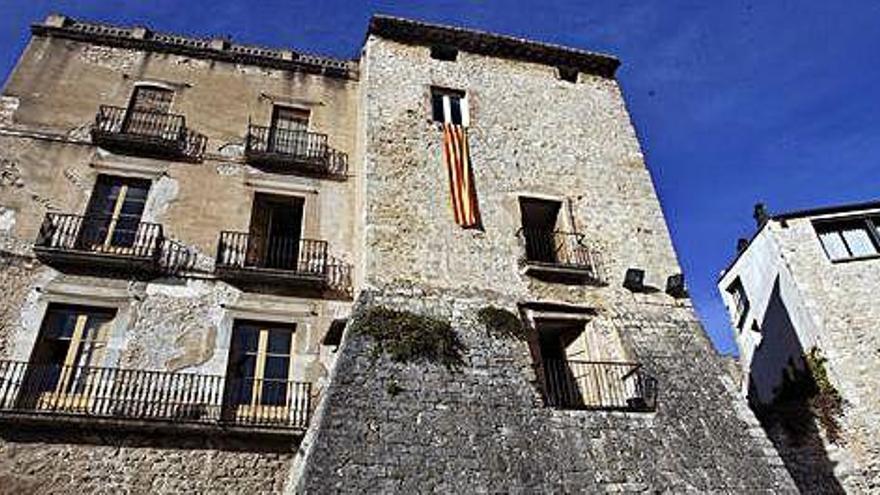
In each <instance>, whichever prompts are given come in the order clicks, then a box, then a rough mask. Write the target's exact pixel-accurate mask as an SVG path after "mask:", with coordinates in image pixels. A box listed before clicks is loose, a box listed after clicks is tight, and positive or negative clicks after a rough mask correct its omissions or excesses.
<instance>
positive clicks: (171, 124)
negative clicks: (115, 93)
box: [92, 105, 208, 161]
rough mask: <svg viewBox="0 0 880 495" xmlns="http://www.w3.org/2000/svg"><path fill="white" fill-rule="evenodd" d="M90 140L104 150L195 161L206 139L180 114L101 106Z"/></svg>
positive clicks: (200, 155)
mask: <svg viewBox="0 0 880 495" xmlns="http://www.w3.org/2000/svg"><path fill="white" fill-rule="evenodd" d="M92 140H93V141H94V143H95V144H97V145H99V146H103V147H105V148H108V149H118V150H120V151H123V152H133V153H136V154H142V155H145V156H158V157H163V158H166V157H168V158H177V159H181V160H189V161H199V160H201V159H202V156H203V155H204V152H205V145H206V144H207V142H208V138H207V137H206V136H204V135H203V134H200V133H198V132H195V131H193V130H192V129H189V128H188V127H187V126H186V119H185V117H184V116H183V115H175V114H171V113H165V112H150V111H144V110H132V109H126V108H122V107H113V106H108V105H101V107H100V108H99V109H98V114H97V115H96V116H95V124H94V125H93V126H92Z"/></svg>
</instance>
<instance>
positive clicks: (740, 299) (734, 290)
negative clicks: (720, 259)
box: [727, 279, 749, 330]
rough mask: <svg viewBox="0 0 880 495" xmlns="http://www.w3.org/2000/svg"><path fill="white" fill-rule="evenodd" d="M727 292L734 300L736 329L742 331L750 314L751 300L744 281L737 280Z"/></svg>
mask: <svg viewBox="0 0 880 495" xmlns="http://www.w3.org/2000/svg"><path fill="white" fill-rule="evenodd" d="M727 292H728V293H729V294H730V297H731V298H732V299H733V319H734V320H736V328H738V329H739V330H742V329H743V325H744V324H745V321H746V315H747V314H748V312H749V298H748V296H746V289H745V287H743V284H742V281H740V279H736V280H734V281H733V283H732V284H730V287H728V288H727Z"/></svg>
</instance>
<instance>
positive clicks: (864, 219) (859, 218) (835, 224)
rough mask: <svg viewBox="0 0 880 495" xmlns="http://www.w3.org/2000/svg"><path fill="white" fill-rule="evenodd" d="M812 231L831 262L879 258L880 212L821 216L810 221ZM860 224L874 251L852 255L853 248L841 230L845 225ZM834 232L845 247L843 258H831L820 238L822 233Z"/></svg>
mask: <svg viewBox="0 0 880 495" xmlns="http://www.w3.org/2000/svg"><path fill="white" fill-rule="evenodd" d="M812 225H813V231H814V232H815V233H816V240H817V241H818V242H819V245H820V246H821V247H822V251H823V252H824V253H825V257H826V259H828V261H830V262H831V263H846V262H850V261H861V260H870V259H876V258H880V231H878V228H880V212H876V213H872V214H862V215H849V216H843V217H832V218H823V219H817V220H813V221H812ZM856 225H860V226H861V227H862V228H864V230H866V231H867V234H868V240H869V241H870V242H871V245H872V247H873V248H874V253H872V254H864V255H853V250H852V248H851V247H850V245H849V242H848V241H847V240H846V238H845V237H844V236H843V234H842V232H843V230H844V227H846V226H856ZM829 232H834V233H835V234H837V236H838V238H839V239H840V241H841V242H842V243H843V247H844V248H845V249H846V252H847V255H848V256H846V257H843V258H833V257H832V256H831V252H830V251H829V250H828V247H827V246H826V245H825V242H823V240H822V234H825V233H829Z"/></svg>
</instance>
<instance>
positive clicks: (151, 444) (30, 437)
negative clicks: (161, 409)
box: [0, 422, 299, 454]
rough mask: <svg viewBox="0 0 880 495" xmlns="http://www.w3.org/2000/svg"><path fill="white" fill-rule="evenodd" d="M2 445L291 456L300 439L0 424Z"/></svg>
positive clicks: (77, 426)
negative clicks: (103, 447)
mask: <svg viewBox="0 0 880 495" xmlns="http://www.w3.org/2000/svg"><path fill="white" fill-rule="evenodd" d="M0 442H3V443H10V444H19V445H24V444H56V445H73V446H81V447H83V448H87V447H90V446H114V447H127V448H149V449H160V450H162V449H168V450H186V449H207V450H216V451H223V452H248V453H254V454H285V453H286V454H292V453H294V452H295V451H296V450H297V448H298V447H299V440H298V439H297V438H294V437H292V436H285V435H260V434H256V435H253V434H247V433H236V434H230V433H222V432H221V433H219V434H218V433H217V432H213V431H211V432H194V431H186V429H184V428H180V429H174V430H172V429H168V430H154V429H135V428H117V427H89V426H88V425H76V424H63V425H57V426H55V425H51V424H48V425H47V424H45V423H40V424H37V423H34V424H30V423H18V422H9V423H6V424H3V425H0Z"/></svg>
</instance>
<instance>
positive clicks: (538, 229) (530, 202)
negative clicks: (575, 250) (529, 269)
mask: <svg viewBox="0 0 880 495" xmlns="http://www.w3.org/2000/svg"><path fill="white" fill-rule="evenodd" d="M561 207H562V203H560V202H559V201H551V200H545V199H537V198H525V197H523V198H519V210H520V215H521V217H522V233H523V238H524V239H525V244H526V259H527V260H528V261H533V262H534V261H537V262H543V263H557V262H558V261H559V260H558V249H557V246H556V221H557V217H558V216H559V210H560V208H561Z"/></svg>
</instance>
